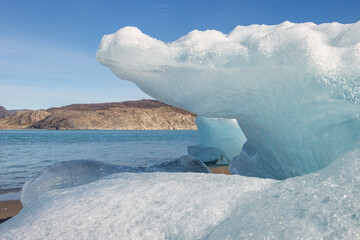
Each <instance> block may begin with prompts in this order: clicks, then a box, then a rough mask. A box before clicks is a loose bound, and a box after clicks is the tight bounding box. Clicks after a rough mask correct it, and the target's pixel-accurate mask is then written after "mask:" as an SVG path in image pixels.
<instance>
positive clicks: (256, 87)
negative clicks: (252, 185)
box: [96, 21, 360, 179]
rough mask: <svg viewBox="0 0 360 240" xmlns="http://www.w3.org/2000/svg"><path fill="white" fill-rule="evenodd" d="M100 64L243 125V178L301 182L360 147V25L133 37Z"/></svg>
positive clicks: (105, 47) (114, 44)
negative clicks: (301, 178)
mask: <svg viewBox="0 0 360 240" xmlns="http://www.w3.org/2000/svg"><path fill="white" fill-rule="evenodd" d="M96 58H97V61H98V62H99V63H101V64H103V65H105V66H107V67H109V68H110V69H111V71H112V72H113V73H114V74H115V75H116V76H118V77H119V78H121V79H124V80H129V81H132V82H134V83H135V84H136V85H137V86H139V88H140V89H142V90H143V91H144V92H146V93H147V94H149V95H150V96H152V97H154V98H156V99H158V100H160V101H162V102H165V103H167V104H170V105H173V106H175V107H180V108H183V109H186V110H189V111H192V112H194V113H196V114H198V116H203V117H206V118H226V119H236V121H237V122H238V125H239V126H240V128H241V130H242V132H243V134H244V135H245V137H246V140H247V144H246V147H245V148H243V149H242V154H240V155H241V156H240V155H239V157H236V158H234V163H233V164H231V165H230V166H231V167H230V171H231V172H234V173H243V172H246V173H247V175H248V176H251V175H252V174H254V176H257V177H269V178H274V179H286V178H288V177H294V176H300V175H304V174H308V173H311V172H314V171H317V170H319V169H322V168H324V167H326V166H328V165H329V164H330V163H331V162H333V161H334V160H335V159H337V158H338V157H339V156H341V155H342V154H344V153H346V152H348V151H351V150H353V149H354V148H356V147H357V146H358V143H359V138H360V121H359V119H360V118H359V112H360V111H359V110H360V108H359V106H360V105H359V100H360V84H359V82H360V21H359V22H356V23H353V24H340V23H336V22H334V23H325V24H320V25H316V24H314V23H301V24H296V23H291V22H284V23H282V24H279V25H273V26H267V25H251V26H237V27H236V28H235V29H234V30H233V31H231V32H230V33H228V34H224V33H222V32H219V31H215V30H208V31H197V30H194V31H192V32H190V33H189V34H187V35H186V36H183V37H181V38H179V39H178V40H176V41H174V42H170V43H165V42H162V41H160V40H157V39H154V38H152V37H150V36H148V35H146V34H144V33H142V32H141V31H140V30H139V29H137V28H136V27H125V28H122V29H120V30H118V31H117V32H116V33H114V34H110V35H105V36H104V37H103V39H102V40H101V44H100V46H99V49H98V51H97V54H96ZM239 138H240V136H239ZM239 147H241V146H239ZM219 149H220V148H219ZM249 149H251V151H250V152H247V151H248V150H249ZM236 162H237V163H236ZM250 168H251V169H252V170H251V171H249V169H250Z"/></svg>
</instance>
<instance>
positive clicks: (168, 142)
mask: <svg viewBox="0 0 360 240" xmlns="http://www.w3.org/2000/svg"><path fill="white" fill-rule="evenodd" d="M196 141H197V132H196V131H118V130H117V131H93V130H92V131H47V130H18V131H6V130H4V131H3V130H0V191H3V190H4V189H14V188H20V187H21V186H22V185H23V184H24V182H25V181H27V180H28V179H29V178H31V177H33V176H34V175H35V174H36V173H37V172H38V171H40V170H42V169H43V168H44V167H46V166H49V165H52V164H54V163H57V162H62V161H69V160H80V159H90V160H97V161H103V162H108V163H114V164H123V165H132V166H147V165H152V164H154V163H158V162H162V161H166V160H170V159H174V158H177V157H179V156H181V155H184V154H187V151H186V148H187V146H188V145H194V144H195V143H196Z"/></svg>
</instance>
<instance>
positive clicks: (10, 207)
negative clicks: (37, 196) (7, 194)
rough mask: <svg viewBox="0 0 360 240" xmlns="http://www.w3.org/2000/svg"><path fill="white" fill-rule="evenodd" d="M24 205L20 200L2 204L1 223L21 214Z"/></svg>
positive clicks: (0, 205)
mask: <svg viewBox="0 0 360 240" xmlns="http://www.w3.org/2000/svg"><path fill="white" fill-rule="evenodd" d="M21 209H22V205H21V203H20V201H19V200H10V201H3V202H0V223H2V222H4V221H5V220H6V219H7V218H10V217H13V216H15V215H16V214H18V213H19V212H20V210H21Z"/></svg>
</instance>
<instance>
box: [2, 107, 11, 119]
mask: <svg viewBox="0 0 360 240" xmlns="http://www.w3.org/2000/svg"><path fill="white" fill-rule="evenodd" d="M8 115H9V112H8V111H7V110H6V109H5V108H4V107H3V106H0V118H4V117H6V116H8Z"/></svg>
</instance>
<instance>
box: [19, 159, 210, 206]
mask: <svg viewBox="0 0 360 240" xmlns="http://www.w3.org/2000/svg"><path fill="white" fill-rule="evenodd" d="M120 172H201V173H209V172H210V170H209V169H208V167H206V165H205V164H203V163H202V162H201V161H200V160H198V159H196V158H194V157H192V156H189V155H184V156H182V157H180V158H178V159H175V160H169V161H166V162H164V163H160V164H156V165H153V166H150V167H131V166H122V165H115V164H109V163H103V162H97V161H90V160H74V161H67V162H61V163H57V164H54V165H52V166H50V167H47V168H45V169H44V170H42V171H41V172H39V173H38V175H37V176H36V177H35V178H33V179H31V180H29V181H27V182H26V183H25V184H24V186H23V188H22V190H21V195H20V201H21V203H22V205H23V206H27V205H28V204H29V203H30V202H32V201H34V200H37V199H38V198H39V196H40V195H42V194H44V193H46V192H49V191H51V190H54V189H63V188H72V187H76V186H80V185H83V184H86V183H90V182H93V181H96V180H98V179H100V178H103V177H105V176H108V175H111V174H114V173H120Z"/></svg>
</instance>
